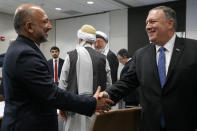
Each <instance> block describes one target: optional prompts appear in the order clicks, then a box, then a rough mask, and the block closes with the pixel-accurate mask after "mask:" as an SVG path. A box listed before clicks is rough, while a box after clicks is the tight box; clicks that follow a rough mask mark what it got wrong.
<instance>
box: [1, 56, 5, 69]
mask: <svg viewBox="0 0 197 131" xmlns="http://www.w3.org/2000/svg"><path fill="white" fill-rule="evenodd" d="M4 56H5V53H3V54H0V67H2V66H3V58H4Z"/></svg>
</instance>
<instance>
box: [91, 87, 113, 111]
mask: <svg viewBox="0 0 197 131" xmlns="http://www.w3.org/2000/svg"><path fill="white" fill-rule="evenodd" d="M100 91H101V87H100V86H99V87H98V88H97V91H96V93H95V94H94V96H93V97H95V98H96V101H97V104H96V112H99V113H104V112H105V111H109V110H110V109H111V105H113V104H114V102H113V101H112V100H110V99H109V98H108V95H107V94H105V92H100Z"/></svg>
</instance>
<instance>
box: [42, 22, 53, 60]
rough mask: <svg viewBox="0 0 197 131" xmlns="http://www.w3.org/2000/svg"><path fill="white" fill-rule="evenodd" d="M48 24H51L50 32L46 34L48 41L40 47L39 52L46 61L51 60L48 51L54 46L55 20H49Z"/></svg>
mask: <svg viewBox="0 0 197 131" xmlns="http://www.w3.org/2000/svg"><path fill="white" fill-rule="evenodd" d="M50 22H51V24H52V30H50V31H49V32H48V41H47V42H45V43H42V44H41V45H40V50H41V51H42V52H43V54H44V55H45V57H46V59H47V60H48V59H50V58H52V57H51V53H50V49H51V47H52V46H54V45H55V30H56V26H55V20H50Z"/></svg>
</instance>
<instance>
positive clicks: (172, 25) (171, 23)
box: [168, 19, 174, 29]
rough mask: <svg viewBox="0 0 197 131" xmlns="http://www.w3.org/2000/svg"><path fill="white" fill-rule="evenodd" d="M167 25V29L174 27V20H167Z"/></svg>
mask: <svg viewBox="0 0 197 131" xmlns="http://www.w3.org/2000/svg"><path fill="white" fill-rule="evenodd" d="M168 25H169V26H168V27H169V29H172V28H174V20H172V19H169V20H168Z"/></svg>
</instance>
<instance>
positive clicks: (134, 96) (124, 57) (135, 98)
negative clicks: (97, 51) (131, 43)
mask: <svg viewBox="0 0 197 131" xmlns="http://www.w3.org/2000/svg"><path fill="white" fill-rule="evenodd" d="M117 58H118V60H119V62H120V63H121V64H123V65H124V67H123V68H122V70H121V72H120V79H123V78H124V76H125V75H126V74H127V71H128V70H129V67H130V64H131V62H132V59H131V57H130V55H129V52H128V51H127V50H126V49H120V50H119V51H118V53H117ZM123 100H124V101H125V107H126V108H129V107H133V106H138V105H139V93H138V89H136V90H135V91H133V92H130V93H129V94H128V95H127V96H125V97H124V98H123Z"/></svg>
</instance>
